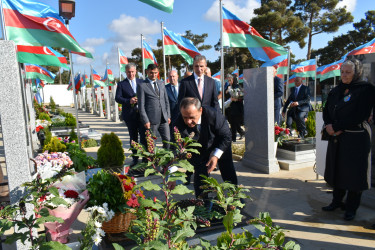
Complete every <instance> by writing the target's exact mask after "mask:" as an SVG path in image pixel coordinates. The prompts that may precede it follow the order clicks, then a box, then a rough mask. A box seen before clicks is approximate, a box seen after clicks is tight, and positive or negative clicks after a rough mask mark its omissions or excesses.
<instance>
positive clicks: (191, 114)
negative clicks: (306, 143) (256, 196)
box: [115, 55, 310, 196]
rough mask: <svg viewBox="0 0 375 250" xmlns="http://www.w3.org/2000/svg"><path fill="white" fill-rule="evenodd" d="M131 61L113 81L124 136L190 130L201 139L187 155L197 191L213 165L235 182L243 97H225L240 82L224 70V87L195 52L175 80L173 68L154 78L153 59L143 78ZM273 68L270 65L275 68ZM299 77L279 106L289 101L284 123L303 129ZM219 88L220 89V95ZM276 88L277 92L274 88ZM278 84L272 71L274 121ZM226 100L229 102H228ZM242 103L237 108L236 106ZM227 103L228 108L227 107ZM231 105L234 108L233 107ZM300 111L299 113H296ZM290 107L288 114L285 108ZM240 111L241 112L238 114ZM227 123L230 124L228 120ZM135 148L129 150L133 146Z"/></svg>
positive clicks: (303, 91) (304, 98) (304, 92)
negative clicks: (190, 69) (224, 112)
mask: <svg viewBox="0 0 375 250" xmlns="http://www.w3.org/2000/svg"><path fill="white" fill-rule="evenodd" d="M136 72H137V69H136V65H135V64H133V63H129V64H128V65H127V66H126V69H125V73H126V78H125V80H123V81H121V82H119V83H118V87H117V91H116V98H115V99H116V102H118V103H119V104H122V114H121V115H122V119H123V121H124V122H125V124H126V126H127V128H128V131H129V136H130V142H131V141H135V142H138V139H139V141H140V143H141V144H143V145H146V138H145V132H146V130H151V131H152V133H153V134H156V132H158V133H159V135H160V137H161V139H162V140H163V141H171V140H173V139H174V138H173V131H174V127H175V126H176V127H177V128H178V129H179V131H180V132H181V134H182V136H184V137H185V136H188V135H189V134H191V132H194V135H195V136H194V139H195V140H197V141H198V142H199V143H201V144H202V148H201V149H200V154H199V155H193V157H192V159H191V160H190V161H191V163H192V165H193V166H194V170H195V173H196V174H195V175H194V188H195V194H196V196H198V195H199V194H200V193H201V192H202V190H200V189H199V186H200V185H201V182H202V178H201V177H200V175H201V174H204V175H206V176H207V175H209V174H210V172H211V171H213V170H214V169H216V167H218V169H219V170H220V172H221V175H222V178H223V180H224V181H229V182H231V183H233V184H237V175H236V172H235V169H234V165H233V160H232V152H231V151H232V149H231V142H232V141H236V135H237V132H238V133H239V134H240V136H241V138H242V136H243V135H244V131H243V130H242V128H241V121H242V122H243V98H242V99H241V98H231V96H230V95H229V94H228V93H229V90H230V89H231V88H232V89H235V88H240V86H239V84H238V82H237V81H236V78H234V77H233V76H231V75H229V76H228V84H227V85H226V87H225V89H224V91H222V89H221V83H220V81H217V80H216V79H214V78H212V77H211V71H210V69H209V68H208V67H207V61H206V58H205V57H204V56H202V55H198V56H196V57H195V58H194V62H193V72H192V73H191V72H188V71H187V72H186V74H185V76H184V78H183V79H182V80H181V82H179V81H178V78H179V75H178V72H177V71H176V70H171V71H170V72H169V73H168V78H169V84H167V85H165V84H164V82H163V81H161V80H159V79H158V75H159V69H158V67H157V65H155V64H149V65H148V67H147V70H146V73H147V77H146V78H145V80H142V79H138V78H136ZM275 72H276V71H275ZM300 83H302V81H300V79H298V80H297V81H296V89H297V90H296V91H294V92H293V91H292V94H291V96H289V98H288V100H287V102H286V103H285V105H284V108H283V113H282V114H283V116H284V115H285V114H284V113H285V110H286V107H287V106H288V105H289V104H290V103H291V104H290V107H291V108H290V110H292V111H293V112H288V117H287V124H288V126H290V125H291V121H292V119H294V120H296V123H297V128H298V129H299V131H300V130H301V133H300V134H301V135H302V136H303V135H304V134H305V132H304V129H305V127H304V119H302V117H304V116H305V113H303V112H305V108H304V105H305V103H306V102H308V103H309V101H310V96H309V91H308V88H307V87H306V86H300ZM223 92H224V93H225V95H223ZM280 92H281V93H280ZM282 96H283V84H282V82H281V79H279V78H277V77H276V76H275V121H277V122H279V120H280V118H279V116H280V109H281V105H282ZM224 97H225V99H226V101H227V102H226V104H225V107H227V106H228V105H230V106H232V109H233V111H232V112H228V113H229V114H230V115H229V116H227V118H225V117H224V116H223V115H222V113H221V108H225V107H221V105H220V104H219V100H220V99H221V98H224ZM228 103H229V104H228ZM241 107H242V108H241ZM229 110H230V109H228V111H229ZM235 111H236V112H235ZM301 112H302V113H301ZM289 113H290V114H289ZM241 117H242V118H241ZM227 120H228V121H229V123H230V125H231V126H230V127H229V125H228V122H227ZM163 147H164V148H169V144H168V143H163ZM133 153H135V152H133ZM138 160H139V159H138V157H137V156H133V162H132V163H131V165H130V166H131V167H132V166H134V165H136V164H138ZM191 174H192V173H188V181H187V184H188V183H190V177H191Z"/></svg>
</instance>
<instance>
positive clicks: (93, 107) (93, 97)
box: [90, 64, 97, 115]
mask: <svg viewBox="0 0 375 250" xmlns="http://www.w3.org/2000/svg"><path fill="white" fill-rule="evenodd" d="M90 69H91V76H90V78H91V96H92V113H93V114H94V115H95V114H96V113H97V111H96V107H97V106H96V102H97V101H96V98H95V96H96V95H95V86H94V77H93V69H92V65H91V64H90Z"/></svg>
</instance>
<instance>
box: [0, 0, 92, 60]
mask: <svg viewBox="0 0 375 250" xmlns="http://www.w3.org/2000/svg"><path fill="white" fill-rule="evenodd" d="M2 1H3V3H4V4H3V7H4V19H5V28H6V33H7V36H8V39H9V40H13V41H14V42H15V43H16V44H17V45H32V46H50V47H59V48H66V49H69V50H71V51H72V52H78V53H81V54H85V55H86V56H87V57H90V58H93V57H92V55H91V54H90V53H88V52H87V51H86V50H85V49H83V48H82V47H81V46H79V44H78V43H77V41H76V40H75V39H74V37H73V36H72V34H71V33H70V32H69V30H68V29H67V28H66V27H65V25H64V20H63V19H62V18H61V17H60V16H59V14H58V12H57V11H55V10H54V9H52V8H51V7H50V6H48V5H46V4H44V3H41V2H37V1H35V0H2Z"/></svg>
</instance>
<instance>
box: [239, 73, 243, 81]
mask: <svg viewBox="0 0 375 250" xmlns="http://www.w3.org/2000/svg"><path fill="white" fill-rule="evenodd" d="M238 82H239V83H242V82H243V73H242V74H241V75H240V76H239V77H238Z"/></svg>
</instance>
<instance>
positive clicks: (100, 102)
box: [97, 87, 104, 117]
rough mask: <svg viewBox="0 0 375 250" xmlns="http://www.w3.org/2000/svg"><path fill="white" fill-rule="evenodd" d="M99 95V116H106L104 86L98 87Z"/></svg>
mask: <svg viewBox="0 0 375 250" xmlns="http://www.w3.org/2000/svg"><path fill="white" fill-rule="evenodd" d="M97 97H98V105H99V117H104V114H103V99H102V88H101V87H98V88H97Z"/></svg>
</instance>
